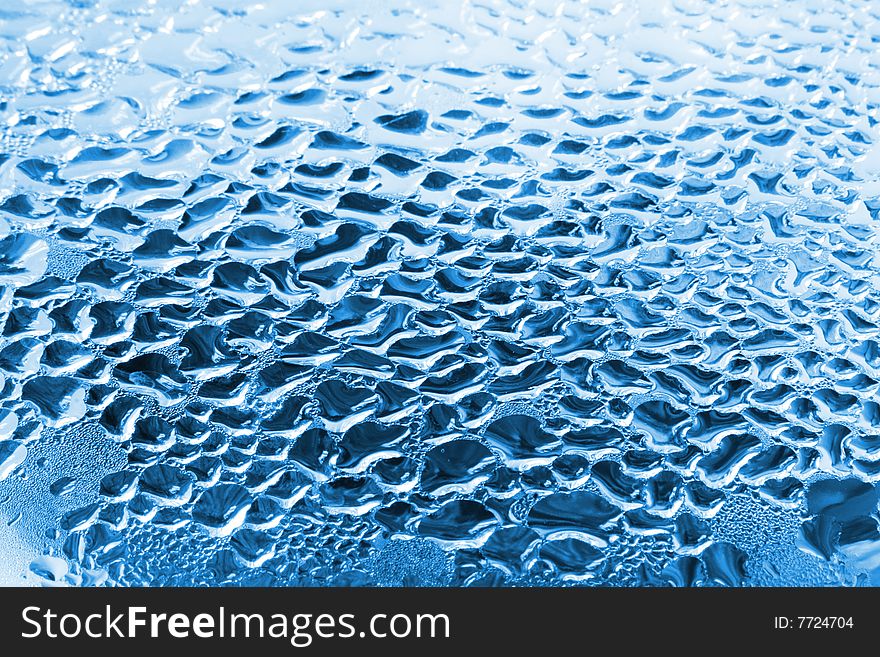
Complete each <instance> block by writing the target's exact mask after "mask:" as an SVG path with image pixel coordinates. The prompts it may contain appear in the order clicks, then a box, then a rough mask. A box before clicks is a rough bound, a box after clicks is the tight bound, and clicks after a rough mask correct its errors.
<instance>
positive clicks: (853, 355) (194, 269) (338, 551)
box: [0, 0, 880, 586]
mask: <svg viewBox="0 0 880 657" xmlns="http://www.w3.org/2000/svg"><path fill="white" fill-rule="evenodd" d="M878 18H880V16H878V15H877V11H876V7H874V6H872V4H871V3H870V2H832V3H826V4H825V5H822V6H821V7H820V6H817V5H815V3H813V4H811V3H806V2H791V3H786V4H785V6H784V7H783V6H776V5H771V4H762V3H754V2H748V3H740V2H738V1H735V0H727V1H724V2H719V3H712V4H700V3H697V4H690V5H687V6H685V5H682V4H680V3H665V2H657V3H647V4H642V5H640V6H631V5H630V3H617V2H599V3H593V2H591V3H578V2H563V3H556V2H554V3H542V2H518V3H509V2H504V1H498V2H491V3H488V4H487V3H474V2H470V1H469V0H461V1H456V2H451V3H450V2H437V3H431V2H407V1H406V0H395V1H393V2H385V3H367V4H363V3H356V2H347V1H343V0H340V1H339V2H332V1H331V2H330V3H329V4H328V3H327V2H320V3H313V2H298V3H296V6H295V7H291V6H289V3H262V4H258V3H254V2H251V1H250V0H228V1H226V0H224V1H223V2H219V3H218V2H213V3H208V4H201V3H186V4H183V5H181V4H180V3H176V4H175V3H171V4H168V3H161V2H160V3H158V4H151V5H149V6H146V7H144V6H140V5H138V6H133V5H129V4H126V3H117V2H100V1H98V2H85V3H82V2H78V3H64V2H58V3H48V4H47V3H39V4H34V5H30V4H29V3H25V4H23V5H22V6H20V7H18V8H9V9H7V10H4V11H3V12H0V25H2V29H0V44H2V45H0V114H2V116H3V124H2V128H0V320H2V335H0V385H2V395H0V500H2V501H0V518H2V519H3V522H4V526H5V528H4V529H3V532H2V533H0V537H3V544H0V554H2V555H3V556H4V559H3V562H4V564H5V566H4V567H5V568H6V569H7V570H8V571H9V572H8V573H6V574H4V581H7V580H15V581H19V582H21V581H22V580H21V577H22V576H25V580H24V581H27V582H40V583H51V584H53V585H54V584H73V585H100V584H106V585H171V584H178V585H181V584H182V585H217V584H255V585H302V584H306V585H309V584H311V585H326V584H342V585H385V584H406V585H535V584H538V585H547V584H551V585H569V584H614V585H675V586H693V585H723V586H739V585H754V584H840V583H874V584H876V583H877V581H878V580H877V577H878V576H880V575H878V571H877V563H878V561H877V555H878V554H880V529H878V522H880V512H878V506H877V505H878V489H877V482H878V481H880V438H878V428H880V412H878V408H880V406H878V403H877V400H876V394H877V391H878V388H880V342H878V340H880V323H878V322H880V293H878V268H877V267H878V265H877V263H876V262H875V255H876V253H877V249H878V240H880V237H878V235H880V232H878V226H880V223H878V222H880V215H878V213H880V196H878V195H880V160H878V158H877V149H876V148H875V143H876V136H877V135H876V132H877V120H878V100H877V94H876V81H875V79H876V76H877V68H878V64H880V60H878V58H877V55H876V51H877V48H876V45H877V41H878V40H880V20H878ZM7 530H8V531H7Z"/></svg>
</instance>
